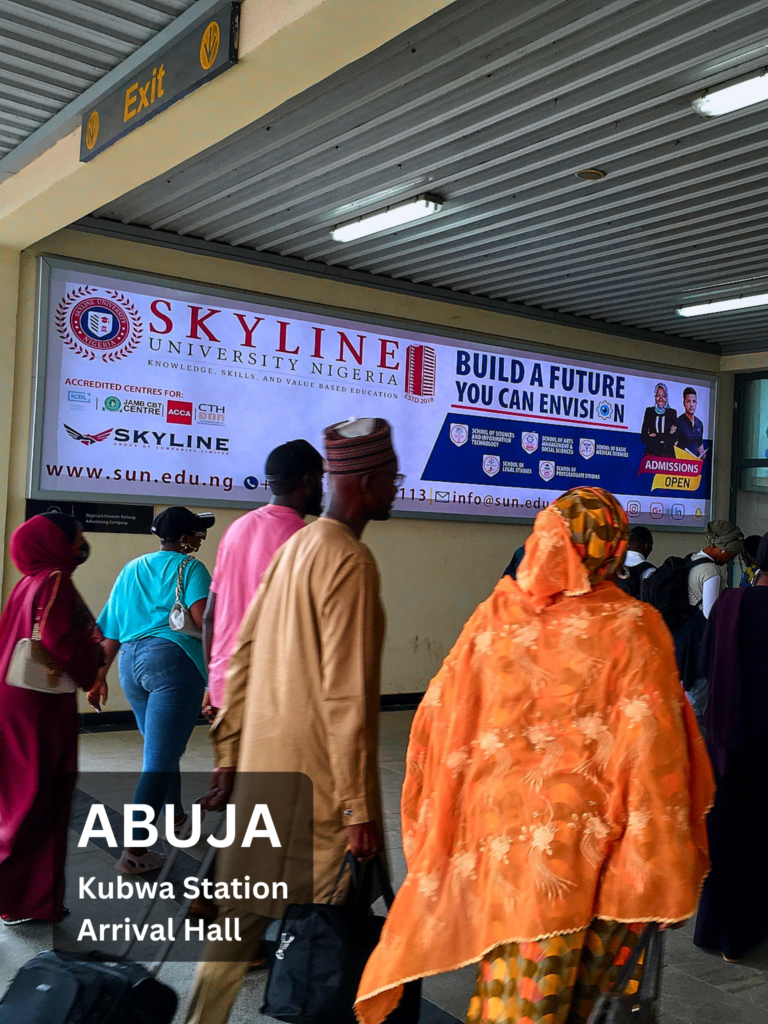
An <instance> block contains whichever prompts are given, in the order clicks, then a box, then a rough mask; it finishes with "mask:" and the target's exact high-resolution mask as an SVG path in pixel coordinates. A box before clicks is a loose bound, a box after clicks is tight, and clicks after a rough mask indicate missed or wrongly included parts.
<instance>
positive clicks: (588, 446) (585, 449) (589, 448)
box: [579, 437, 597, 459]
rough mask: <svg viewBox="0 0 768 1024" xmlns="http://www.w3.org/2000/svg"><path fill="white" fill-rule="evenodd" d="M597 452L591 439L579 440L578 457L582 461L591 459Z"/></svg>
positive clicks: (581, 438) (583, 438) (582, 438)
mask: <svg viewBox="0 0 768 1024" xmlns="http://www.w3.org/2000/svg"><path fill="white" fill-rule="evenodd" d="M596 450H597V445H596V444H595V441H594V439H593V438H591V437H580V438H579V455H580V456H581V457H582V459H591V458H592V456H593V455H594V454H595V452H596Z"/></svg>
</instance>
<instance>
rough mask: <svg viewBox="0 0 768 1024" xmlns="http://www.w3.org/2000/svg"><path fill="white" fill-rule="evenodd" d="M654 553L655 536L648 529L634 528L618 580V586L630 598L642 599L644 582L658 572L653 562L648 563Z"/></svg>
mask: <svg viewBox="0 0 768 1024" xmlns="http://www.w3.org/2000/svg"><path fill="white" fill-rule="evenodd" d="M652 551H653V534H652V533H651V531H650V530H649V529H648V527H647V526H633V527H632V529H631V530H630V531H629V538H628V540H627V556H626V558H625V559H624V566H623V568H622V569H620V570H619V575H618V577H617V579H616V585H617V586H618V587H620V588H621V589H622V590H623V591H624V593H625V594H629V596H630V597H640V589H641V585H642V583H643V580H646V579H648V577H649V576H650V575H651V573H652V572H655V571H656V566H655V565H654V564H653V562H649V561H648V559H649V557H650V554H651V552H652Z"/></svg>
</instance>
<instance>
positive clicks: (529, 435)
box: [520, 430, 539, 455]
mask: <svg viewBox="0 0 768 1024" xmlns="http://www.w3.org/2000/svg"><path fill="white" fill-rule="evenodd" d="M520 444H521V445H522V448H523V451H524V452H527V453H528V454H529V455H533V453H534V452H535V451H536V449H537V448H538V447H539V435H538V434H537V433H536V431H535V430H526V431H525V433H524V434H523V435H522V436H521V438H520Z"/></svg>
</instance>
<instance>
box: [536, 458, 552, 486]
mask: <svg viewBox="0 0 768 1024" xmlns="http://www.w3.org/2000/svg"><path fill="white" fill-rule="evenodd" d="M554 475H555V464H554V462H551V461H550V460H549V459H542V460H541V461H540V462H539V476H540V477H541V479H542V480H543V481H544V482H545V483H549V481H550V480H552V478H553V477H554Z"/></svg>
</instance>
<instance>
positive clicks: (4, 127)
mask: <svg viewBox="0 0 768 1024" xmlns="http://www.w3.org/2000/svg"><path fill="white" fill-rule="evenodd" d="M194 2H195V0H0V157H3V156H5V154H6V153H9V152H10V151H11V150H13V149H14V148H15V147H16V146H18V145H19V144H20V143H21V142H23V141H24V140H25V139H26V138H28V137H29V136H30V135H31V134H32V133H33V132H34V131H36V130H37V129H38V128H40V127H41V126H42V125H43V124H45V123H46V121H49V120H50V119H51V118H52V117H53V116H54V115H55V114H57V113H58V112H59V111H60V110H62V109H63V108H64V107H66V105H67V104H68V103H70V102H71V101H72V100H74V99H76V98H77V97H78V96H80V94H81V93H83V92H85V90H86V89H87V88H88V87H89V86H91V85H93V84H94V83H95V82H98V81H99V79H101V78H103V77H104V75H106V74H107V73H108V72H109V71H111V70H112V69H113V68H115V67H117V65H118V64H121V63H122V62H123V61H124V60H125V59H126V58H127V57H130V55H131V54H132V53H134V52H135V51H136V50H138V49H139V47H140V46H142V45H143V44H144V43H146V42H148V41H149V40H150V39H152V37H153V36H155V35H157V33H158V32H160V31H161V30H162V29H164V28H165V27H166V26H167V25H169V24H170V23H171V22H172V21H173V20H174V19H175V18H177V17H178V16H179V15H180V14H182V13H183V12H184V11H186V10H187V8H188V7H191V6H192V4H193V3H194Z"/></svg>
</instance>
